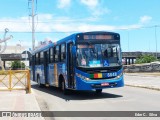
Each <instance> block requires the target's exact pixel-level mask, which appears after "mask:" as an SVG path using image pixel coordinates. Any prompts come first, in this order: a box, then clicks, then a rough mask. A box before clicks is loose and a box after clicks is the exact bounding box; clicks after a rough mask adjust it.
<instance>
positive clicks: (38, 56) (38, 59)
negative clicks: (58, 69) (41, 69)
mask: <svg viewBox="0 0 160 120" xmlns="http://www.w3.org/2000/svg"><path fill="white" fill-rule="evenodd" d="M35 64H36V65H39V64H40V54H39V53H36V59H35Z"/></svg>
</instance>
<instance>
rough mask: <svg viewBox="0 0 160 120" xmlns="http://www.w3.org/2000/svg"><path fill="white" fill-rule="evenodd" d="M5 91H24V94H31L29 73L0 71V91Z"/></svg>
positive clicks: (25, 71)
mask: <svg viewBox="0 0 160 120" xmlns="http://www.w3.org/2000/svg"><path fill="white" fill-rule="evenodd" d="M5 90H9V91H12V90H26V93H31V83H30V71H29V70H6V71H0V91H5Z"/></svg>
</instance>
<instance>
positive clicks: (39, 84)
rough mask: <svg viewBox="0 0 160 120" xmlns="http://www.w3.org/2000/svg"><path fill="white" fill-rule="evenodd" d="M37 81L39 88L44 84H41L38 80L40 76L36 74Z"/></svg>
mask: <svg viewBox="0 0 160 120" xmlns="http://www.w3.org/2000/svg"><path fill="white" fill-rule="evenodd" d="M37 83H38V87H40V88H42V87H44V85H43V84H41V82H40V77H39V76H37Z"/></svg>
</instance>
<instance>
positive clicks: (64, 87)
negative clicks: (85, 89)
mask: <svg viewBox="0 0 160 120" xmlns="http://www.w3.org/2000/svg"><path fill="white" fill-rule="evenodd" d="M62 91H63V94H64V95H67V94H68V90H67V89H66V86H65V81H64V80H63V81H62Z"/></svg>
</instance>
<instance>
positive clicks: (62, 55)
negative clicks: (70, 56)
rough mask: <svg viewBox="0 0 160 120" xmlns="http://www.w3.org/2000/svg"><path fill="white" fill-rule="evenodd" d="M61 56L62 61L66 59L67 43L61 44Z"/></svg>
mask: <svg viewBox="0 0 160 120" xmlns="http://www.w3.org/2000/svg"><path fill="white" fill-rule="evenodd" d="M60 52H61V53H60V58H61V61H64V60H65V59H66V46H65V44H62V45H61V51H60Z"/></svg>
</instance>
